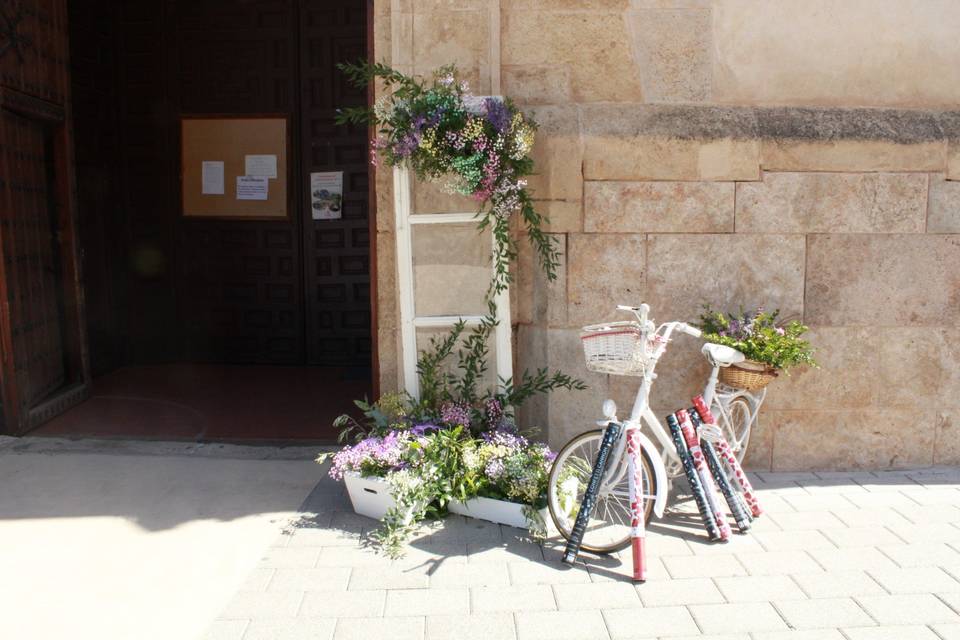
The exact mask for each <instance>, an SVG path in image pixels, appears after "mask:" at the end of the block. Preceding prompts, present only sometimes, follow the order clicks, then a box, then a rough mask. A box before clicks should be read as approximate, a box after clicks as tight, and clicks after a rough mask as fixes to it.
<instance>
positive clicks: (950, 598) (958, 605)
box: [933, 587, 960, 613]
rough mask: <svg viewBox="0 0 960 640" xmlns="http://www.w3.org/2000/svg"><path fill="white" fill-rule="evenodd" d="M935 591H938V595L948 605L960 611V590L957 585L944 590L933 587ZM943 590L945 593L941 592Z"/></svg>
mask: <svg viewBox="0 0 960 640" xmlns="http://www.w3.org/2000/svg"><path fill="white" fill-rule="evenodd" d="M933 591H937V592H938V593H937V594H936V595H937V597H938V598H940V599H941V600H943V601H944V602H945V603H946V604H947V606H948V607H950V608H951V609H953V610H954V611H956V612H957V613H960V591H958V590H957V588H956V587H950V588H949V589H944V590H941V589H933ZM941 591H943V593H941Z"/></svg>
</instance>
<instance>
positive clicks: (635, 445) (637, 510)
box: [627, 427, 647, 582]
mask: <svg viewBox="0 0 960 640" xmlns="http://www.w3.org/2000/svg"><path fill="white" fill-rule="evenodd" d="M640 449H641V446H640V429H638V428H637V427H633V428H631V429H628V430H627V463H628V465H629V473H630V543H631V547H632V548H633V579H634V581H636V582H646V580H647V563H646V548H645V546H646V541H647V529H646V523H645V522H644V518H643V515H644V514H643V465H641V464H639V462H638V461H639V459H640V455H641V453H640Z"/></svg>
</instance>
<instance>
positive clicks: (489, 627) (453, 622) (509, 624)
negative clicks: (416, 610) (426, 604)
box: [427, 613, 517, 640]
mask: <svg viewBox="0 0 960 640" xmlns="http://www.w3.org/2000/svg"><path fill="white" fill-rule="evenodd" d="M516 637H517V633H516V625H515V624H514V621H513V616H512V615H510V614H509V613H501V614H484V615H471V616H428V617H427V640H473V639H476V640H514V638H516Z"/></svg>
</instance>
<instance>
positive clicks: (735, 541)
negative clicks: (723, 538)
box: [688, 516, 765, 556]
mask: <svg viewBox="0 0 960 640" xmlns="http://www.w3.org/2000/svg"><path fill="white" fill-rule="evenodd" d="M698 517H699V516H698ZM731 526H732V527H733V531H734V534H733V535H732V536H730V539H729V540H728V541H727V542H723V543H716V542H709V541H707V539H706V538H703V539H697V540H695V541H694V540H689V541H688V545H689V547H690V549H691V550H692V551H693V553H694V555H698V556H708V555H731V554H733V555H736V554H738V553H752V552H760V551H764V550H765V549H764V548H763V546H762V545H761V544H760V542H758V541H757V538H756V534H757V533H758V532H757V531H754V529H750V533H749V534H746V535H744V534H740V533H737V527H736V525H733V524H732V525H731Z"/></svg>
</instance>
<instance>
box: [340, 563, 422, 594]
mask: <svg viewBox="0 0 960 640" xmlns="http://www.w3.org/2000/svg"><path fill="white" fill-rule="evenodd" d="M429 586H430V575H429V568H425V569H422V570H417V569H409V568H408V569H402V568H399V567H396V566H390V567H369V566H367V567H364V566H360V567H356V568H354V569H353V570H352V572H351V574H350V583H349V585H348V587H347V588H348V589H350V590H351V591H362V590H365V589H425V588H427V587H429Z"/></svg>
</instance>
